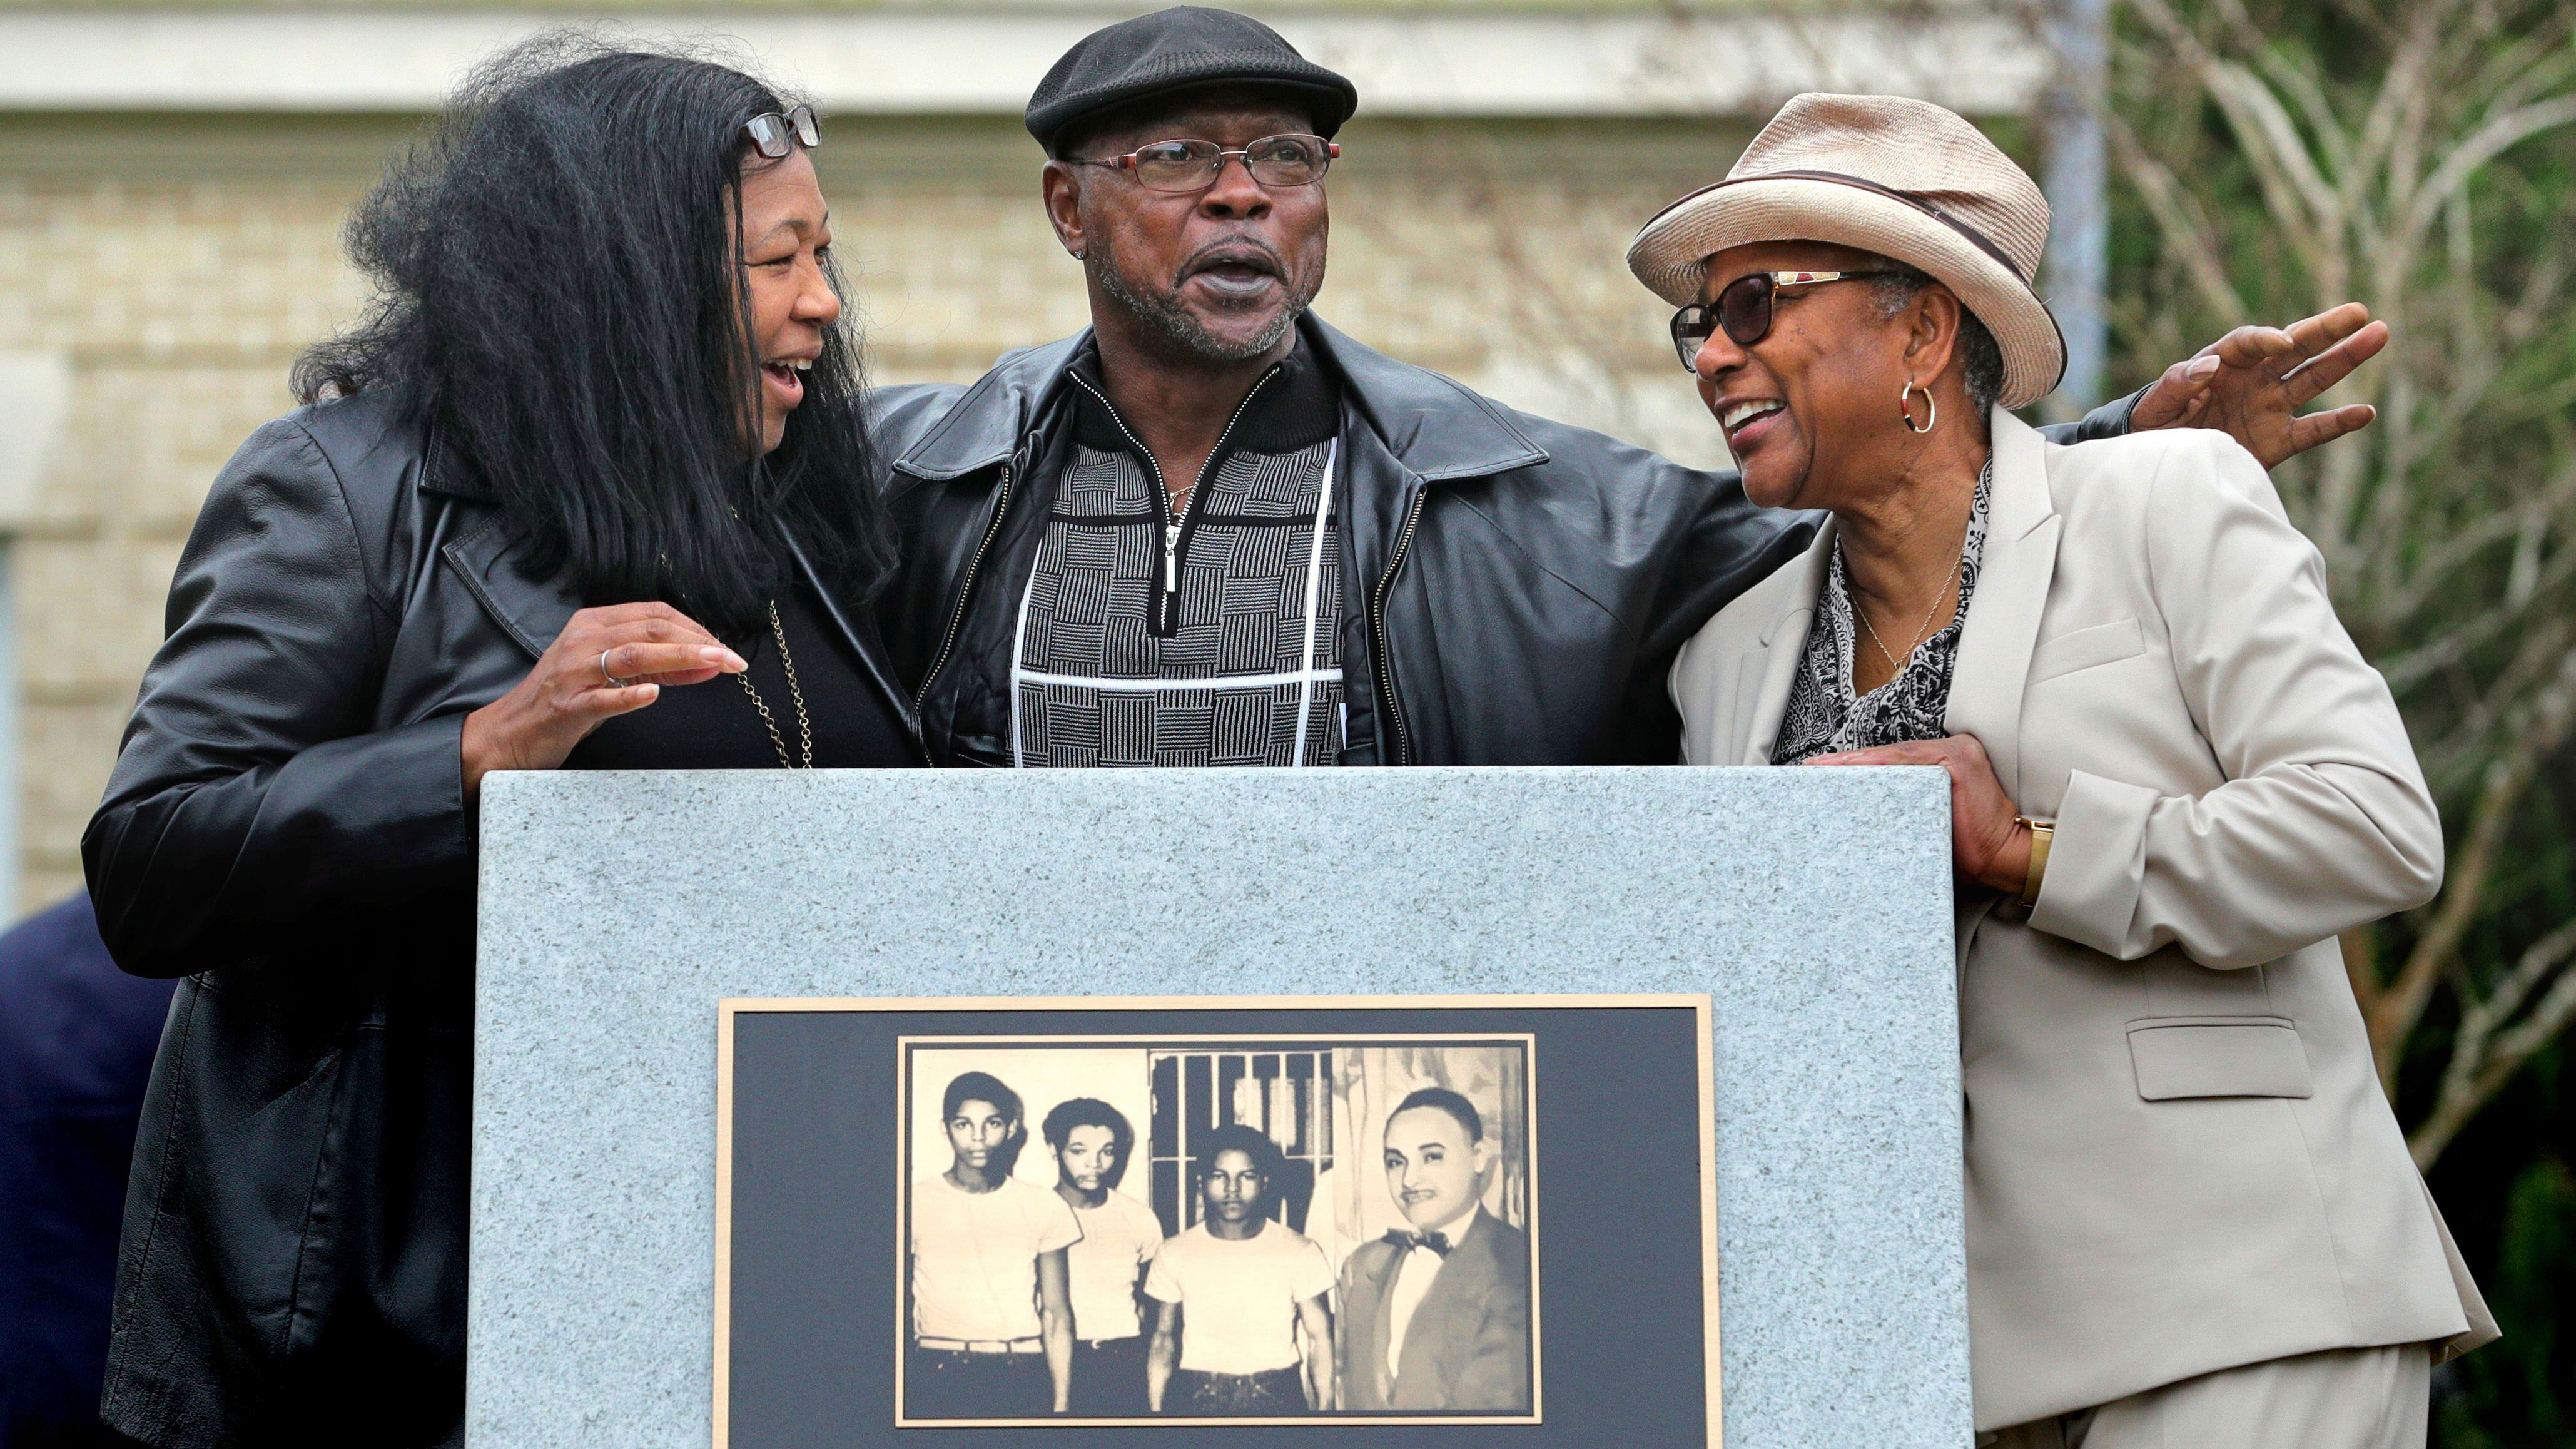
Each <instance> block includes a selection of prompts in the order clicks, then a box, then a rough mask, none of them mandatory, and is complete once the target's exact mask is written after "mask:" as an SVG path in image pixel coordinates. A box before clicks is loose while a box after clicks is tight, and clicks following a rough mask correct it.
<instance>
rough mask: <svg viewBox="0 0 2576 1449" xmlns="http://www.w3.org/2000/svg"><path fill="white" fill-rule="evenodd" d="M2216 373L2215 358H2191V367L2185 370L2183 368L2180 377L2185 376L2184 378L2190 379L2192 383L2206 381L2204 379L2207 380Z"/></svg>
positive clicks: (2216, 362) (2216, 360)
mask: <svg viewBox="0 0 2576 1449" xmlns="http://www.w3.org/2000/svg"><path fill="white" fill-rule="evenodd" d="M2217 371H2218V359H2217V358H2215V357H2195V358H2193V359H2192V360H2191V366H2189V367H2186V368H2184V369H2183V370H2182V375H2183V376H2185V377H2187V378H2190V379H2191V380H2192V381H2194V382H2200V381H2202V380H2204V379H2206V378H2209V377H2211V376H2213V375H2215V374H2216V373H2217Z"/></svg>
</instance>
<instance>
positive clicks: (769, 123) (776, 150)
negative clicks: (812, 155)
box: [742, 106, 823, 161]
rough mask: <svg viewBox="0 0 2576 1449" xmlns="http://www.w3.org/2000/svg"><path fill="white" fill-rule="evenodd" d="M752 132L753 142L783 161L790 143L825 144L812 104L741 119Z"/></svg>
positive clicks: (809, 149)
mask: <svg viewBox="0 0 2576 1449" xmlns="http://www.w3.org/2000/svg"><path fill="white" fill-rule="evenodd" d="M742 128H743V129H744V130H746V131H748V132H750V133H751V144H752V145H753V146H754V147H756V148H758V150H759V151H760V154H761V155H763V156H766V157H768V158H769V159H770V160H772V161H783V160H785V159H786V157H787V152H788V148H789V147H790V146H803V147H804V148H805V149H806V150H808V151H811V150H813V149H814V148H815V147H817V146H820V145H822V144H823V126H822V123H821V122H819V121H817V120H815V119H814V108H813V107H812V106H798V107H796V108H795V109H793V110H786V111H770V112H767V113H765V114H762V115H757V116H754V117H752V118H751V119H750V120H748V121H745V122H743V123H742Z"/></svg>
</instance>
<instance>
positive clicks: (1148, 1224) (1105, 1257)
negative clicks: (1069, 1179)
mask: <svg viewBox="0 0 2576 1449" xmlns="http://www.w3.org/2000/svg"><path fill="white" fill-rule="evenodd" d="M1060 1200H1061V1198H1059V1201H1060ZM1073 1216H1074V1220H1075V1221H1076V1222H1078V1223H1080V1224H1081V1225H1082V1241H1081V1242H1078V1243H1076V1244H1074V1245H1073V1250H1072V1251H1071V1252H1068V1253H1066V1254H1065V1255H1064V1261H1065V1267H1066V1269H1067V1276H1068V1277H1069V1278H1071V1279H1072V1283H1073V1336H1074V1337H1076V1338H1079V1339H1086V1340H1089V1339H1108V1338H1133V1337H1135V1336H1136V1335H1137V1334H1139V1333H1142V1332H1144V1331H1145V1329H1144V1325H1143V1324H1142V1323H1140V1322H1138V1321H1137V1318H1136V1270H1137V1269H1139V1268H1141V1267H1143V1266H1145V1265H1146V1264H1147V1263H1150V1262H1152V1261H1154V1253H1155V1250H1157V1249H1159V1248H1161V1247H1162V1246H1163V1220H1162V1219H1161V1218H1158V1217H1156V1216H1154V1210H1153V1209H1152V1208H1149V1207H1147V1206H1145V1205H1144V1204H1143V1203H1141V1202H1138V1201H1136V1199H1134V1198H1132V1197H1129V1196H1127V1195H1126V1194H1125V1193H1122V1192H1115V1191H1113V1192H1111V1193H1110V1194H1109V1195H1108V1196H1107V1197H1105V1198H1103V1199H1102V1200H1101V1203H1100V1206H1098V1207H1078V1208H1075V1209H1074V1210H1073Z"/></svg>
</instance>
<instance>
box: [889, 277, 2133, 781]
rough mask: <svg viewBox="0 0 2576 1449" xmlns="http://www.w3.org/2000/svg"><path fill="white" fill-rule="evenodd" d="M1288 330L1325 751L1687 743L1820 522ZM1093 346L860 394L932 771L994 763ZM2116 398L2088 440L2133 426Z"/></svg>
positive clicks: (1537, 758) (907, 663) (1555, 755)
mask: <svg viewBox="0 0 2576 1449" xmlns="http://www.w3.org/2000/svg"><path fill="white" fill-rule="evenodd" d="M1298 325H1299V327H1300V328H1301V329H1302V330H1303V331H1304V334H1305V340H1306V344H1307V345H1308V346H1310V347H1312V348H1313V349H1315V352H1316V353H1317V355H1318V356H1319V357H1321V358H1322V359H1323V361H1324V363H1325V365H1326V367H1327V369H1328V370H1329V371H1330V372H1331V373H1332V374H1333V375H1334V376H1335V378H1336V379H1337V381H1338V382H1339V384H1340V390H1341V400H1342V401H1341V409H1342V425H1341V439H1340V451H1339V457H1340V458H1341V459H1342V460H1343V463H1342V468H1343V477H1344V485H1343V489H1342V495H1341V499H1340V501H1339V502H1338V503H1337V505H1336V510H1335V513H1336V516H1335V522H1336V524H1337V533H1338V541H1339V546H1340V548H1341V549H1342V551H1343V552H1342V577H1343V578H1344V579H1345V580H1347V581H1348V582H1347V583H1346V585H1345V596H1346V597H1348V598H1349V599H1350V600H1351V601H1352V605H1351V607H1348V608H1346V609H1344V611H1343V614H1342V619H1341V631H1342V632H1341V641H1340V642H1341V657H1342V660H1343V669H1344V679H1345V682H1344V685H1343V689H1344V693H1345V697H1346V698H1347V699H1348V701H1349V706H1350V735H1349V739H1350V743H1349V746H1348V747H1347V748H1346V749H1345V751H1344V752H1343V755H1342V762H1343V763H1345V764H1408V765H1414V764H1423V765H1434V764H1473V765H1599V764H1669V763H1671V762H1673V761H1674V760H1676V759H1677V758H1679V755H1680V750H1681V732H1680V731H1681V721H1680V718H1679V716H1678V715H1677V714H1676V713H1675V712H1674V709H1673V706H1672V702H1671V699H1670V697H1669V695H1668V693H1667V691H1666V688H1665V682H1664V681H1665V675H1666V673H1667V672H1668V670H1669V669H1670V666H1671V663H1672V659H1673V656H1674V654H1675V653H1676V652H1677V651H1679V649H1680V648H1681V646H1682V645H1683V644H1684V643H1685V642H1687V641H1688V640H1689V638H1690V636H1691V635H1692V634H1694V633H1696V632H1697V631H1698V629H1699V627H1700V626H1701V625H1702V624H1704V623H1706V622H1708V620H1709V618H1710V616H1712V615H1714V614H1715V613H1716V612H1717V611H1718V610H1719V609H1720V608H1722V607H1724V606H1725V605H1726V604H1727V602H1728V601H1729V600H1732V599H1733V598H1734V597H1735V596H1736V595H1737V594H1739V593H1742V592H1743V591H1744V590H1745V589H1746V588H1748V587H1750V586H1751V585H1752V584H1754V583H1755V582H1757V581H1759V580H1761V579H1762V578H1764V577H1765V576H1767V575H1769V574H1770V573H1771V571H1772V570H1774V569H1776V568H1778V567H1779V566H1780V565H1781V564H1783V563H1785V562H1786V561H1788V560H1789V559H1790V558H1792V557H1794V556H1796V555H1797V554H1798V553H1799V552H1800V551H1801V550H1803V549H1804V548H1805V547H1806V546H1807V542H1808V540H1809V539H1810V538H1811V537H1812V536H1813V534H1814V528H1815V515H1812V514H1803V513H1786V512H1776V511H1771V510H1766V509H1762V508H1758V507H1756V506H1754V505H1753V504H1752V503H1751V502H1749V501H1748V500H1747V499H1746V498H1745V496H1744V490H1743V488H1742V486H1741V485H1740V484H1739V483H1738V481H1737V478H1736V475H1735V474H1733V473H1731V472H1723V473H1711V472H1702V471H1700V470H1697V469H1693V468H1685V467H1683V466H1681V465H1680V464H1678V463H1674V462H1671V461H1669V460H1667V459H1665V458H1661V457H1658V456H1656V455H1655V454H1653V453H1650V452H1647V451H1646V450H1645V449H1643V448H1639V447H1636V446H1634V445H1632V444H1629V443H1623V442H1620V441H1619V440H1618V439H1616V438H1610V437H1605V436H1603V435H1602V434H1599V433H1595V432H1589V431H1587V430H1585V429H1582V428H1575V427H1569V426H1567V425H1565V424H1563V423H1555V422H1550V421H1548V420H1546V419H1544V418H1536V417H1532V416H1530V415H1528V414H1526V413H1521V412H1516V411H1514V410H1512V409H1510V408H1507V407H1504V406H1503V405H1501V404H1500V403H1497V402H1494V401H1493V400H1491V399H1489V398H1485V397H1480V396H1478V395H1477V394H1475V393H1473V392H1470V391H1468V390H1467V389H1466V388H1464V387H1462V386H1460V385H1459V384H1457V383H1455V382H1452V381H1450V380H1449V379H1448V378H1445V377H1442V376H1440V375H1439V374H1437V373H1433V372H1427V371H1425V370H1423V369H1421V368H1418V367H1413V366H1410V365H1408V364H1406V363H1402V362H1398V361H1396V360H1394V359H1393V358H1390V357H1387V356H1385V355H1384V354H1382V353H1378V352H1375V351H1372V350H1371V349H1369V348H1367V347H1363V346H1361V345H1360V344H1358V343H1356V342H1353V341H1352V340H1351V339H1349V338H1348V337H1345V336H1343V335H1342V334H1341V333H1340V332H1338V331H1335V330H1334V329H1333V328H1332V327H1330V326H1328V325H1326V324H1325V323H1324V322H1323V321H1322V320H1321V319H1318V318H1315V317H1313V316H1308V317H1306V318H1304V319H1302V320H1301V321H1300V322H1299V324H1298ZM1088 337H1089V334H1088V333H1084V334H1081V335H1077V336H1075V337H1070V338H1067V339H1065V340H1063V341H1061V342H1055V343H1050V344H1049V345H1047V346H1044V347H1037V348H1030V349H1027V350H1024V351H1020V352H1015V353H1012V354H1010V355H1008V356H1006V357H1004V358H1003V359H1002V360H1001V362H1000V363H999V364H997V365H996V366H995V367H994V368H993V370H992V371H991V372H989V373H986V374H985V375H984V377H983V378H982V379H981V380H980V381H978V382H976V383H974V384H973V385H972V386H970V387H965V388H959V387H956V386H923V387H897V388H885V389H881V390H880V391H879V393H878V394H877V396H876V398H875V407H876V410H877V416H878V421H879V431H878V438H879V440H880V442H881V443H882V444H883V446H884V449H885V452H886V455H887V456H889V457H891V458H892V459H894V462H893V465H892V467H893V477H892V480H891V482H890V484H889V491H890V496H891V498H892V501H893V506H894V512H895V517H896V520H897V522H898V523H899V524H900V525H901V526H902V528H903V530H904V555H905V556H904V565H903V570H902V572H901V574H900V575H899V576H898V579H897V582H896V585H895V587H894V588H893V590H892V591H891V592H890V593H889V595H888V597H887V598H886V600H885V601H884V603H883V604H882V605H881V609H882V617H883V620H884V624H885V629H886V634H887V642H888V645H889V647H890V648H892V650H893V651H894V654H895V659H896V664H897V666H898V668H899V669H900V670H901V671H902V673H903V676H904V678H905V679H906V680H908V681H910V683H911V684H912V686H913V690H914V693H915V695H916V697H917V698H918V700H919V702H920V705H921V716H922V727H923V734H924V737H925V739H926V740H927V742H928V744H929V748H930V751H931V755H932V757H933V758H934V759H935V760H937V761H938V762H939V763H941V764H965V765H998V764H1005V763H1007V762H1008V761H1009V759H1010V740H1009V734H1008V731H1009V729H1010V717H1011V715H1010V697H1009V689H1010V686H1009V679H1010V655H1011V647H1012V634H1013V628H1014V624H1015V619H1014V617H1013V615H1014V612H1015V610H1016V608H1017V606H1018V602H1019V597H1020V589H1019V585H1020V583H1021V582H1022V581H1024V580H1026V579H1027V577H1028V574H1029V569H1030V568H1031V566H1032V562H1033V559H1034V556H1035V551H1036V548H1037V545H1038V540H1039V536H1040V533H1041V532H1042V528H1041V525H1042V524H1043V522H1044V520H1045V518H1046V515H1047V512H1048V506H1049V504H1050V502H1051V500H1052V496H1053V491H1054V487H1055V481H1056V478H1057V477H1058V476H1059V475H1060V473H1061V471H1062V466H1063V464H1062V456H1063V455H1062V453H1061V451H1060V450H1061V448H1062V447H1063V445H1064V442H1065V439H1066V438H1067V436H1069V434H1070V431H1071V430H1070V428H1069V427H1067V426H1066V421H1067V418H1068V416H1069V410H1068V408H1067V406H1066V401H1065V397H1064V379H1065V374H1066V369H1067V368H1068V367H1069V366H1070V365H1071V363H1072V362H1073V360H1074V358H1075V357H1076V356H1078V355H1079V354H1080V352H1081V351H1082V349H1083V347H1084V345H1085V344H1086V342H1087V340H1088ZM1675 385H1676V386H1679V385H1680V382H1679V379H1676V380H1675ZM2132 401H2134V400H2133V399H2124V400H2123V401H2122V402H2121V403H2115V404H2112V405H2110V406H2108V407H2105V408H2103V409H2101V410H2100V411H2098V412H2096V413H2095V414H2094V415H2093V416H2092V417H2090V418H2087V419H2086V420H2085V422H2084V424H2083V426H2082V432H2081V436H2085V437H2091V436H2109V435H2112V434H2116V433H2118V432H2121V431H2124V430H2125V429H2126V426H2127V419H2128V405H2129V404H2130V403H2131V402H2132ZM2054 436H2056V437H2057V439H2058V440H2059V441H2074V440H2076V437H2077V436H2078V433H2077V431H2076V430H2074V429H2061V430H2054Z"/></svg>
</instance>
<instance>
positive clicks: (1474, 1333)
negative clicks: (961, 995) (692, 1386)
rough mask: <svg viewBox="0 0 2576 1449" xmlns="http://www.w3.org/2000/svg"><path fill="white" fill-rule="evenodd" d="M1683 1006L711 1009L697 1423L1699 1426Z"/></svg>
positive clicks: (800, 1440) (1703, 1340) (864, 1004)
mask: <svg viewBox="0 0 2576 1449" xmlns="http://www.w3.org/2000/svg"><path fill="white" fill-rule="evenodd" d="M1708 1011H1709V1007H1708V1002H1707V999H1706V998H1704V997H1654V996H1601V997H1512V996H1479V997H1442V998H1423V997H1388V998H1263V999H1203V998H1151V999H1089V998H1084V999H1078V1000H1072V1001H1065V1000H997V1001H982V1000H979V1001H971V1002H969V1001H938V1000H892V999H816V1000H728V1001H726V1002H724V1003H723V1006H722V1015H721V1026H722V1037H721V1046H720V1052H719V1063H720V1068H719V1070H720V1079H719V1113H718V1122H719V1140H718V1154H719V1156H718V1164H717V1243H716V1263H717V1279H716V1285H717V1286H716V1319H717V1322H716V1385H715V1410H716V1412H715V1443H716V1445H717V1446H718V1449H739V1446H748V1445H755V1444H756V1445H773V1444H775V1445H785V1444H791V1443H792V1444H811V1443H817V1442H823V1441H824V1440H825V1439H827V1438H828V1439H829V1440H830V1441H831V1442H834V1443H856V1444H862V1445H867V1444H884V1443H892V1442H894V1441H895V1439H896V1436H897V1435H898V1434H900V1435H901V1436H902V1438H903V1439H904V1440H905V1441H906V1442H909V1441H910V1440H912V1439H915V1438H918V1437H920V1435H919V1434H917V1433H915V1432H914V1431H936V1433H935V1434H934V1435H933V1439H934V1441H935V1442H937V1443H939V1444H941V1445H957V1444H967V1443H984V1442H992V1443H997V1444H998V1443H1009V1444H1016V1445H1028V1446H1031V1449H1037V1446H1041V1445H1044V1444H1048V1443H1052V1442H1055V1437H1056V1436H1057V1435H1070V1436H1074V1438H1072V1439H1068V1440H1067V1441H1066V1442H1079V1443H1080V1444H1082V1445H1084V1446H1086V1449H1094V1446H1097V1449H1114V1446H1116V1445H1121V1444H1125V1443H1128V1442H1131V1441H1133V1442H1138V1443H1146V1442H1154V1443H1160V1444H1164V1445H1169V1444H1172V1443H1173V1442H1175V1441H1174V1440H1172V1439H1171V1438H1169V1437H1168V1436H1167V1435H1164V1434H1163V1432H1162V1431H1164V1430H1168V1429H1175V1428H1192V1429H1196V1430H1200V1431H1205V1430H1210V1429H1217V1428H1232V1429H1253V1428H1261V1429H1268V1430H1276V1429H1283V1428H1299V1429H1315V1430H1325V1431H1330V1433H1331V1435H1332V1437H1334V1438H1335V1439H1337V1440H1348V1441H1350V1442H1351V1443H1353V1444H1354V1445H1358V1444H1362V1443H1365V1444H1369V1445H1377V1444H1386V1445H1402V1444H1409V1443H1427V1442H1430V1440H1431V1439H1432V1438H1434V1437H1441V1440H1442V1442H1453V1441H1452V1440H1450V1439H1448V1438H1446V1437H1442V1436H1441V1435H1440V1431H1442V1430H1444V1429H1449V1430H1454V1428H1455V1427H1456V1426H1490V1427H1493V1428H1497V1429H1502V1428H1508V1429H1509V1430H1510V1431H1511V1435H1510V1437H1511V1438H1512V1440H1513V1441H1514V1442H1526V1443H1529V1444H1531V1445H1534V1446H1535V1445H1552V1444H1557V1443H1564V1444H1569V1445H1570V1444H1587V1443H1589V1444H1597V1443H1601V1442H1605V1441H1619V1442H1655V1443H1659V1444H1685V1443H1687V1444H1709V1445H1714V1444H1715V1443H1716V1441H1717V1428H1716V1426H1717V1423H1718V1415H1717V1405H1718V1383H1717V1362H1718V1355H1717V1324H1718V1317H1717V1303H1716V1293H1715V1283H1716V1273H1715V1266H1716V1265H1715V1245H1716V1220H1715V1213H1716V1203H1715V1195H1714V1182H1715V1177H1714V1165H1713V1163H1712V1161H1711V1156H1712V1143H1713V1139H1714V1131H1713V1116H1712V1105H1711V1102H1710V1062H1709V1022H1708Z"/></svg>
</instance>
